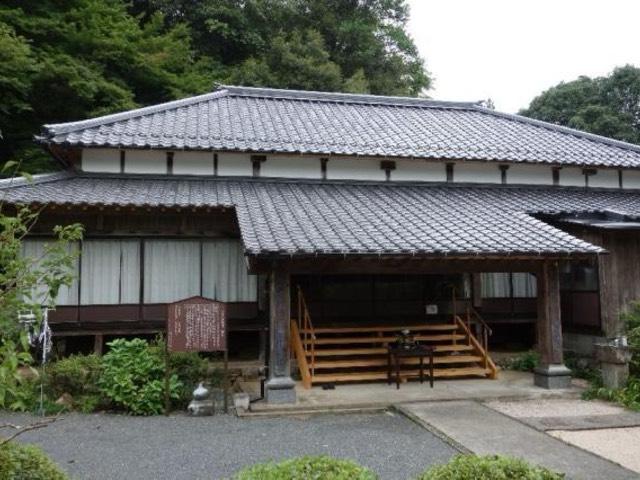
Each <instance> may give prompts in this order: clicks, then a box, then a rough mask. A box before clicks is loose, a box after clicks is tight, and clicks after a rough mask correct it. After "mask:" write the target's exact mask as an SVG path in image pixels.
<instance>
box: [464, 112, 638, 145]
mask: <svg viewBox="0 0 640 480" xmlns="http://www.w3.org/2000/svg"><path fill="white" fill-rule="evenodd" d="M472 108H473V109H474V110H478V111H480V112H483V113H487V114H489V115H493V116H496V117H502V118H506V119H507V120H513V121H515V122H520V123H526V124H529V125H534V126H536V127H541V128H546V129H547V130H553V131H556V132H560V133H564V134H568V135H573V136H575V137H579V138H584V139H587V140H590V141H593V142H597V143H604V144H605V145H609V146H612V147H617V148H621V149H623V150H630V151H632V152H639V153H640V145H636V144H634V143H630V142H625V141H623V140H616V139H615V138H609V137H605V136H604V135H598V134H596V133H590V132H585V131H583V130H578V129H575V128H571V127H566V126H564V125H558V124H557V123H551V122H545V121H544V120H538V119H537V118H531V117H525V116H524V115H518V114H517V113H506V112H501V111H498V110H493V109H491V108H486V107H483V106H482V105H479V104H476V105H473V106H472Z"/></svg>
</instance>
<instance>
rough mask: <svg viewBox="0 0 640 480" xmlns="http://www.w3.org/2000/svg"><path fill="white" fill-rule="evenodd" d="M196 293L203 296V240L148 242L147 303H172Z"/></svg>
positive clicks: (146, 249) (145, 288) (146, 262)
mask: <svg viewBox="0 0 640 480" xmlns="http://www.w3.org/2000/svg"><path fill="white" fill-rule="evenodd" d="M194 295H200V242H199V241H189V240H147V241H145V247H144V301H145V303H169V302H175V301H178V300H183V299H185V298H188V297H192V296H194Z"/></svg>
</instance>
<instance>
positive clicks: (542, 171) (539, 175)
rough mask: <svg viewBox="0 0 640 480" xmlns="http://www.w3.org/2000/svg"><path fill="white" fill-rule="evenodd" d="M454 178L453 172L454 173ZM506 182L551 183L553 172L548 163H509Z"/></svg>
mask: <svg viewBox="0 0 640 480" xmlns="http://www.w3.org/2000/svg"><path fill="white" fill-rule="evenodd" d="M454 178H455V174H454ZM507 183H508V184H515V185H518V184H522V185H553V174H552V171H551V167H549V166H548V165H510V166H509V170H507Z"/></svg>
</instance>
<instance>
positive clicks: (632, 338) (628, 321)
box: [622, 302, 640, 378]
mask: <svg viewBox="0 0 640 480" xmlns="http://www.w3.org/2000/svg"><path fill="white" fill-rule="evenodd" d="M622 320H623V321H624V322H625V328H626V332H627V333H626V334H627V340H628V341H629V348H630V349H631V353H632V354H633V356H632V358H631V362H630V363H629V372H630V374H631V376H633V377H639V378H640V302H634V303H632V304H631V305H630V307H629V310H628V311H627V313H625V314H623V315H622Z"/></svg>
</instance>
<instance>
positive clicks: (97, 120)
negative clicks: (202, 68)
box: [36, 88, 228, 139]
mask: <svg viewBox="0 0 640 480" xmlns="http://www.w3.org/2000/svg"><path fill="white" fill-rule="evenodd" d="M227 93H228V92H227V90H226V89H224V88H219V89H217V90H214V91H213V92H208V93H204V94H201V95H195V96H192V97H185V98H180V99H178V100H171V101H169V102H164V103H158V104H156V105H149V106H146V107H140V108H135V109H133V110H126V111H124V112H116V113H110V114H109V115H102V116H100V117H94V118H89V119H87V120H79V121H76V122H66V123H51V124H45V125H43V127H42V128H43V129H44V132H45V133H46V134H47V136H53V135H59V134H63V133H70V132H72V131H74V130H79V129H85V128H91V127H95V126H98V125H105V124H108V123H114V122H119V121H122V120H129V119H131V118H135V117H140V116H144V115H149V114H152V113H157V112H162V111H166V110H172V109H174V108H179V107H184V106H187V105H192V104H194V103H200V102H203V101H207V100H212V99H215V98H221V97H224V96H226V95H227ZM36 138H37V139H42V138H43V137H36Z"/></svg>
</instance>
